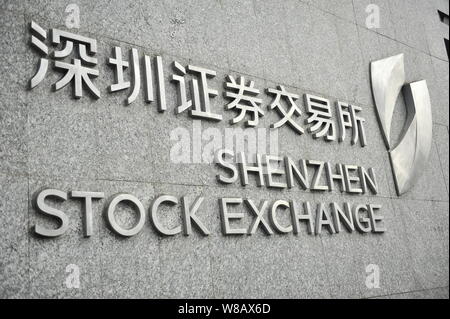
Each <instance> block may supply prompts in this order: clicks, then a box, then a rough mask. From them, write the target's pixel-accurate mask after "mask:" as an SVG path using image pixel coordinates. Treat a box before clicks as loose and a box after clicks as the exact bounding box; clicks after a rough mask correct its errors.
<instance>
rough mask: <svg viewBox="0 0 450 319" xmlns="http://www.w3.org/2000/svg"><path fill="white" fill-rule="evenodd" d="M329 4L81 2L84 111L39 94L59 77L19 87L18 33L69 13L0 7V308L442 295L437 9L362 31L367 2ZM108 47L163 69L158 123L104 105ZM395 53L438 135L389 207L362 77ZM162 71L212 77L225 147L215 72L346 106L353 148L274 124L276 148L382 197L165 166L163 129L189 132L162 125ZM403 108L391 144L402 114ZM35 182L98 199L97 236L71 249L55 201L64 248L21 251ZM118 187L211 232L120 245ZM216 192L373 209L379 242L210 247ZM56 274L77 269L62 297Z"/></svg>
mask: <svg viewBox="0 0 450 319" xmlns="http://www.w3.org/2000/svg"><path fill="white" fill-rule="evenodd" d="M335 2H336V1H334V2H333V3H334V5H330V2H329V1H295V0H289V1H256V0H255V1H235V2H234V1H227V0H221V1H200V2H199V1H188V2H183V3H180V2H179V1H132V2H123V1H111V2H108V5H107V6H106V5H105V3H106V2H104V1H97V2H92V1H78V2H77V4H78V5H79V6H80V9H81V23H80V29H79V30H78V31H76V33H79V34H83V35H86V36H90V37H93V38H95V39H97V41H98V44H99V52H98V53H97V58H98V59H99V63H98V69H99V71H100V76H99V77H98V78H97V79H96V80H95V85H96V86H97V87H98V88H99V89H100V92H101V98H100V99H98V100H95V99H93V98H92V97H90V96H89V94H88V93H87V92H83V93H84V94H85V96H83V98H81V99H79V100H74V99H72V98H71V93H72V92H71V88H70V87H66V88H64V89H62V90H60V91H57V92H54V91H53V90H52V87H51V86H52V84H53V83H54V82H56V81H57V80H58V79H59V77H60V76H61V74H59V73H57V72H54V71H53V70H52V69H50V70H49V72H48V74H47V77H46V78H45V80H44V81H43V82H42V83H41V84H40V85H39V86H38V87H36V88H35V89H33V90H28V89H27V85H28V80H29V79H30V78H31V76H32V75H33V74H34V72H35V70H36V67H37V65H36V64H37V61H38V55H37V53H36V52H35V51H34V50H33V49H32V48H31V46H30V45H29V37H30V35H29V32H28V27H27V24H28V23H29V22H30V21H31V20H34V21H36V22H38V23H39V24H40V25H41V26H42V27H44V28H45V29H50V28H59V29H63V30H66V27H65V24H64V20H65V16H66V14H65V13H64V9H65V6H66V3H63V2H60V1H29V2H19V1H7V0H4V1H1V3H0V7H1V9H2V13H1V25H0V28H1V30H2V33H3V34H4V36H3V37H2V39H1V42H0V43H1V56H2V66H1V70H2V74H3V76H2V79H1V85H0V90H1V91H0V92H1V102H0V105H1V114H0V121H1V126H0V131H1V135H0V138H1V144H0V169H1V175H0V176H1V178H0V181H1V182H0V185H1V190H2V194H6V195H4V196H3V197H2V203H1V206H0V211H1V216H2V217H1V219H0V220H1V224H2V227H3V229H4V232H2V239H3V240H2V242H3V244H2V245H1V246H0V247H1V251H0V253H1V258H2V262H1V269H0V274H1V279H2V280H1V283H2V284H1V289H0V292H1V296H2V297H33V298H43V297H59V298H67V297H77V298H79V297H88V298H97V297H164V298H168V297H197V298H202V297H217V298H221V297H233V298H235V297H255V298H257V297H269V298H280V297H285V298H297V297H304V298H320V297H344V298H349V297H355V298H372V297H380V296H382V297H389V298H390V297H400V296H401V297H407V298H414V297H418V296H422V297H445V296H447V298H448V194H449V193H448V189H449V188H448V58H447V56H446V53H445V48H444V49H443V36H444V35H443V34H441V33H442V32H441V31H442V30H441V29H442V23H441V22H440V21H439V17H438V15H437V9H436V8H440V10H443V11H445V10H447V12H448V7H447V9H445V7H444V8H443V6H442V1H436V2H434V1H432V2H426V4H425V2H422V1H400V2H397V1H375V4H377V5H379V6H380V9H381V14H382V16H381V28H380V29H368V28H367V27H366V26H365V17H366V13H365V8H366V6H367V4H368V2H367V1H359V0H353V1H343V2H341V1H339V3H340V5H335ZM442 8H443V9H442ZM385 10H389V11H388V12H386V14H384V13H383V12H385ZM403 11H404V12H406V14H405V15H404V16H402V12H403ZM408 30H409V31H410V30H413V32H409V31H408ZM72 31H73V30H72ZM114 46H120V47H121V48H122V50H123V55H124V57H127V58H128V56H129V50H130V49H131V48H137V49H138V52H139V54H140V56H142V55H143V54H147V55H149V56H151V57H152V58H153V57H155V56H157V55H160V56H162V59H163V63H164V73H165V83H166V93H167V94H166V96H167V105H168V108H169V109H168V111H167V112H165V113H162V114H161V113H158V112H157V105H156V103H149V104H148V103H145V101H144V94H143V91H142V88H141V92H140V94H139V96H138V97H137V99H136V101H135V102H133V103H132V104H130V105H129V106H125V103H124V101H125V99H126V97H127V95H128V94H129V90H125V91H121V92H115V93H109V92H108V86H109V85H111V84H112V83H113V81H114V73H113V69H112V67H111V66H109V65H107V63H106V61H107V58H108V57H110V56H111V50H112V47H114ZM400 52H403V53H404V54H405V63H406V75H407V79H408V81H413V80H420V79H422V78H424V79H426V80H427V83H428V86H429V90H430V97H431V101H432V107H433V109H432V112H433V123H434V125H433V132H434V133H433V134H434V138H433V145H432V153H431V156H430V161H429V162H430V163H429V166H428V167H427V168H426V170H425V171H424V174H423V176H422V178H421V179H420V181H419V183H418V184H417V185H416V186H415V187H414V189H413V190H412V191H411V192H410V193H409V194H405V196H403V197H400V198H399V197H397V195H396V193H395V187H394V183H393V176H392V171H391V168H390V164H389V157H388V153H387V151H386V148H385V146H384V143H383V141H382V137H381V131H380V130H379V127H378V123H377V120H376V110H375V107H374V103H373V99H372V96H371V91H370V78H369V76H370V73H369V70H370V69H369V63H370V61H372V60H377V59H381V58H384V57H387V56H391V55H394V54H398V53H400ZM174 60H176V61H178V62H180V63H181V64H182V65H187V64H193V65H198V66H202V67H205V68H208V69H211V70H215V71H216V72H217V76H216V77H215V78H213V79H210V80H209V82H208V83H209V84H210V85H211V87H212V88H215V89H217V90H218V91H219V96H217V97H216V98H214V99H213V101H212V108H213V111H214V112H216V113H218V114H221V115H222V116H223V119H224V120H223V121H222V122H219V123H214V122H205V121H202V122H201V126H202V128H203V130H207V129H210V130H211V129H214V128H217V129H219V131H220V133H222V134H223V133H224V132H225V130H226V129H228V128H230V127H231V125H230V124H229V121H230V120H231V119H232V118H233V117H234V116H235V115H236V113H234V112H232V111H226V110H225V109H224V105H225V104H226V103H228V102H229V100H227V99H226V98H224V97H223V96H222V92H223V91H224V89H223V83H224V80H225V77H226V75H228V74H231V75H233V76H235V77H237V76H239V75H244V76H245V77H246V79H247V80H253V81H255V86H256V87H257V88H258V89H260V90H261V92H263V90H264V88H268V87H275V86H276V85H278V84H282V85H284V86H285V87H286V88H287V89H288V90H289V91H290V92H293V93H296V94H298V95H300V96H302V95H303V94H305V93H312V94H317V95H320V96H324V97H326V98H328V99H330V101H332V103H334V102H336V101H345V102H352V103H356V104H358V105H360V106H361V107H362V109H363V111H362V116H363V117H364V118H365V119H366V123H365V128H366V134H367V140H368V145H367V146H366V147H364V148H362V147H361V146H360V145H359V144H357V145H354V146H351V145H350V141H349V137H347V139H346V140H345V141H344V142H343V143H338V142H325V141H324V140H323V139H318V140H314V139H313V138H312V136H311V134H309V133H305V134H303V135H301V136H299V135H297V134H296V133H295V132H293V131H292V129H290V128H289V127H288V126H283V127H282V128H280V129H279V130H278V131H279V132H278V138H279V142H280V143H279V151H280V154H281V155H288V156H290V157H292V158H295V159H297V158H305V159H318V160H324V161H330V162H332V163H337V162H342V163H346V164H353V163H354V164H358V165H362V166H366V167H374V168H375V169H376V173H377V180H378V183H379V186H380V191H379V193H378V194H376V195H373V194H371V195H367V196H366V195H357V196H350V195H343V194H340V192H339V191H333V192H331V193H329V192H325V193H314V192H310V191H306V192H305V191H302V190H300V189H299V188H294V189H292V190H283V191H275V190H268V189H267V188H258V187H256V186H255V185H254V179H251V181H252V185H249V186H247V187H242V186H240V185H239V184H238V183H235V184H233V185H229V186H224V185H220V184H218V183H217V181H216V178H215V175H216V174H217V172H218V169H217V167H216V166H214V165H212V164H176V163H172V162H171V160H170V151H171V149H172V146H173V143H174V141H173V140H171V139H170V135H171V133H173V130H174V129H175V128H181V129H186V130H188V131H189V132H192V130H193V128H194V126H195V125H196V124H194V122H193V121H192V119H191V118H190V117H189V115H188V114H187V113H186V112H184V113H181V114H178V115H175V114H174V110H173V109H174V107H175V106H176V105H177V103H178V102H177V97H176V86H175V85H174V84H173V83H169V77H170V74H171V73H172V72H173V69H172V67H171V62H172V61H174ZM126 78H129V75H128V73H127V74H126ZM261 97H262V98H263V103H262V105H261V107H262V109H263V111H264V112H265V117H263V118H262V119H261V121H260V127H269V125H270V124H272V123H274V122H275V121H278V120H279V115H278V114H277V113H275V112H274V111H270V110H269V108H268V105H269V104H270V102H271V97H269V96H268V95H266V94H262V95H261ZM399 100H400V101H399V103H398V104H399V105H398V106H399V107H398V110H397V111H396V114H395V118H394V120H395V124H394V125H393V135H395V136H398V135H399V134H400V132H401V130H402V128H403V124H402V123H403V122H402V120H403V117H404V116H405V114H406V113H405V110H404V109H402V107H403V108H404V104H402V101H401V99H399ZM298 105H299V106H300V108H301V109H302V111H303V114H302V115H301V116H300V117H299V118H297V119H296V120H297V121H298V123H300V124H301V125H302V126H303V127H304V128H305V129H306V128H307V127H308V125H306V124H305V123H304V120H305V119H306V116H307V115H306V112H305V108H304V103H303V99H302V98H300V99H299V100H298ZM333 115H334V116H335V115H336V114H335V112H334V110H333ZM235 127H241V128H243V126H240V125H236V126H235ZM244 132H249V131H244ZM347 132H348V133H349V131H347ZM191 138H193V137H192V136H191ZM194 138H195V137H194ZM203 142H204V143H205V142H206V141H203ZM43 186H47V187H55V188H59V189H62V190H64V191H69V190H73V189H77V188H78V189H83V190H90V191H104V192H105V195H106V198H105V199H102V200H99V201H98V202H95V205H94V228H95V234H94V235H93V236H92V237H91V238H84V237H83V236H82V224H81V203H80V201H74V200H69V201H67V202H64V203H54V205H57V206H58V207H62V208H63V209H64V210H65V211H66V212H67V213H68V215H69V216H70V222H71V224H70V228H69V230H68V232H67V234H65V235H64V236H62V237H61V238H58V239H51V240H44V239H42V238H37V237H35V236H34V235H33V234H32V233H31V227H32V226H33V225H34V224H36V223H50V224H48V225H52V224H51V221H48V220H46V219H45V218H44V217H43V216H42V215H40V214H38V213H37V212H36V211H35V209H34V207H33V206H32V201H31V198H32V196H33V195H34V194H35V192H36V191H37V190H38V189H39V188H41V187H43ZM119 191H120V192H129V193H132V194H134V195H135V196H137V197H138V198H139V199H140V200H141V201H142V202H143V204H144V207H145V208H146V212H147V214H148V213H149V211H148V207H149V206H150V204H151V202H152V200H153V199H154V197H155V196H157V195H160V194H172V195H175V196H177V197H181V196H183V195H186V196H188V198H189V199H190V200H192V199H194V198H195V196H198V195H201V196H204V197H205V202H204V204H203V205H202V207H201V210H200V211H199V215H200V216H201V218H202V220H204V221H205V224H206V225H207V226H208V227H209V228H211V229H210V230H211V234H210V235H209V236H208V237H203V236H200V235H199V234H197V233H195V234H193V235H192V236H189V237H184V236H182V235H179V236H175V237H171V238H162V237H160V236H158V235H157V234H156V233H155V230H154V228H153V227H152V225H151V224H150V221H149V219H148V218H147V221H146V224H145V226H144V229H143V231H142V232H141V233H140V234H139V235H138V236H136V237H133V238H130V239H122V238H120V237H118V236H116V235H115V234H114V233H113V232H112V231H111V230H110V229H109V228H108V227H107V224H106V222H105V219H104V206H105V204H106V202H107V199H108V198H109V197H110V196H112V195H113V194H115V193H117V192H119ZM225 196H229V197H231V196H235V197H242V198H251V199H252V200H254V201H255V202H256V203H259V201H260V200H263V199H267V200H269V201H271V202H273V201H274V200H276V199H287V200H290V199H295V200H297V201H302V200H309V201H311V202H312V203H315V202H319V201H323V202H325V203H329V202H331V201H336V202H338V203H343V202H344V201H349V202H352V203H360V202H361V203H379V204H382V205H383V210H382V212H383V214H384V216H385V223H386V228H387V232H386V233H385V234H381V235H375V234H369V235H365V236H363V235H360V234H357V233H353V234H349V233H346V232H342V233H340V234H337V235H333V236H330V235H328V234H327V233H323V234H322V235H320V236H310V235H307V234H305V230H304V229H303V233H302V234H300V235H299V236H295V235H292V234H289V235H285V236H283V235H278V234H276V235H272V236H267V235H265V234H264V233H262V232H261V230H258V232H257V234H255V235H253V236H241V237H233V236H232V237H226V236H223V235H222V234H221V233H220V219H219V208H218V202H217V199H218V198H219V197H225ZM179 209H180V206H179V205H177V206H176V207H175V208H173V209H167V210H163V211H162V212H161V214H163V215H164V218H165V219H164V221H165V222H167V223H168V225H172V226H173V225H177V224H178V223H179V222H180V220H179V218H180V217H179V214H178V211H179ZM242 209H243V208H237V211H242ZM244 213H245V216H246V217H245V219H244V220H243V221H242V225H247V226H248V224H249V223H250V221H251V215H249V213H248V212H247V211H246V210H245V211H244ZM118 216H120V217H118V218H120V220H121V222H122V223H124V224H125V225H131V224H132V222H133V218H131V217H132V215H131V214H130V212H129V209H124V208H122V209H121V210H120V211H119V212H118ZM265 217H266V218H267V213H266V215H265ZM284 217H286V216H284ZM446 256H447V257H446ZM371 263H373V264H377V265H379V266H380V271H381V280H380V288H379V289H368V288H367V287H366V285H365V280H366V276H367V273H366V267H367V265H368V264H371ZM69 264H76V265H78V266H79V267H80V269H81V277H80V279H81V288H80V289H68V288H67V287H66V285H65V280H66V278H67V275H68V273H67V272H66V267H67V265H69Z"/></svg>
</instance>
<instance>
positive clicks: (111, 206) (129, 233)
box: [106, 194, 145, 237]
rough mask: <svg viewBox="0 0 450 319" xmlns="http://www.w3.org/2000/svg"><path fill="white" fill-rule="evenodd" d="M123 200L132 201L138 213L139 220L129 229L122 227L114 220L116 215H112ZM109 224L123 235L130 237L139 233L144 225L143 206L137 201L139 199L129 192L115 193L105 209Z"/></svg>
mask: <svg viewBox="0 0 450 319" xmlns="http://www.w3.org/2000/svg"><path fill="white" fill-rule="evenodd" d="M123 201H128V202H132V203H133V204H134V206H135V208H137V211H138V213H139V221H138V223H137V224H136V225H135V226H134V227H133V228H130V229H124V228H122V227H121V226H120V225H119V224H118V223H117V221H116V217H115V216H114V211H115V210H116V206H117V205H118V204H119V203H120V202H123ZM106 217H107V220H108V223H109V226H110V227H111V228H112V230H113V231H114V232H115V233H117V234H119V235H121V236H124V237H131V236H134V235H136V234H137V233H139V232H140V231H141V230H142V227H144V223H145V210H144V206H143V205H142V203H141V202H140V201H139V199H137V198H136V197H134V196H133V195H130V194H117V195H115V197H114V198H113V199H112V200H111V201H110V202H109V204H108V210H107V214H106Z"/></svg>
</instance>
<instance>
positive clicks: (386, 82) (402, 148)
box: [370, 54, 433, 196]
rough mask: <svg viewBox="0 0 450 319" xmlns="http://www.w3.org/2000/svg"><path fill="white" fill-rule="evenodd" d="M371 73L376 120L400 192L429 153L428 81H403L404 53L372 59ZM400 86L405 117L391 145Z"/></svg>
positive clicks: (421, 168) (417, 174)
mask: <svg viewBox="0 0 450 319" xmlns="http://www.w3.org/2000/svg"><path fill="white" fill-rule="evenodd" d="M370 73H371V81H372V93H373V97H374V100H375V105H376V109H377V114H378V120H379V122H380V125H381V128H382V133H383V138H384V142H385V144H386V147H387V149H388V152H389V157H390V159H391V165H392V170H393V173H394V179H395V187H396V190H397V195H398V196H400V195H402V194H404V193H406V192H407V191H408V190H409V189H410V188H411V187H412V186H413V185H414V184H415V182H416V181H417V180H418V178H419V177H420V175H421V173H422V172H423V171H424V167H425V165H426V163H427V161H428V157H429V155H430V150H431V138H432V127H433V125H432V118H431V103H430V95H429V92H428V87H427V82H426V81H425V80H422V81H417V82H412V83H405V67H404V60H403V54H399V55H396V56H392V57H389V58H386V59H382V60H378V61H374V62H372V63H371V64H370ZM402 89H403V97H404V99H405V105H406V111H407V118H406V123H405V126H404V127H403V131H402V133H401V136H400V142H399V143H398V144H397V145H396V146H395V147H394V146H393V145H391V138H390V130H391V123H392V116H393V114H394V108H395V102H396V101H397V98H398V96H399V94H400V91H401V90H402Z"/></svg>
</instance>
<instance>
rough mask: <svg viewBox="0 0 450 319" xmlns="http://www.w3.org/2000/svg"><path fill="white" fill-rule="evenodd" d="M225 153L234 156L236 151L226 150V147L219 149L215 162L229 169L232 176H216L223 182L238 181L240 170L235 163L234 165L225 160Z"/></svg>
mask: <svg viewBox="0 0 450 319" xmlns="http://www.w3.org/2000/svg"><path fill="white" fill-rule="evenodd" d="M224 155H228V156H234V153H233V152H232V151H229V150H225V149H222V150H219V151H217V152H216V155H215V161H214V162H215V163H216V165H218V166H220V167H222V168H224V169H228V170H229V171H230V173H231V174H230V177H226V176H223V175H220V174H217V175H216V178H217V180H218V181H219V182H221V183H223V184H232V183H234V182H236V181H237V179H238V171H237V169H236V166H235V165H233V164H232V163H227V162H225V156H224Z"/></svg>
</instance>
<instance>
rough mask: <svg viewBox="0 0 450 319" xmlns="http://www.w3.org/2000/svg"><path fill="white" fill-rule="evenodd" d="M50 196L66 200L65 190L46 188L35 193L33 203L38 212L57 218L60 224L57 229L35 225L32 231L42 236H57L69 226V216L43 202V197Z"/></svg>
mask: <svg viewBox="0 0 450 319" xmlns="http://www.w3.org/2000/svg"><path fill="white" fill-rule="evenodd" d="M50 196H53V197H57V198H59V199H62V200H64V201H65V200H67V193H66V192H63V191H60V190H57V189H49V188H47V189H44V190H42V191H40V192H39V193H38V194H37V196H36V197H35V200H34V203H33V204H34V206H35V208H36V210H37V211H38V212H40V213H43V214H46V215H50V216H54V217H56V218H58V219H59V220H60V223H61V226H59V227H58V228H57V229H48V228H45V227H42V226H40V225H35V226H34V232H35V233H36V234H38V235H41V236H44V237H57V236H61V235H62V234H64V233H65V232H66V230H67V229H68V228H69V218H68V217H67V215H66V214H64V213H63V212H62V211H60V210H58V209H56V208H53V207H50V206H48V205H47V204H46V203H45V199H46V198H47V197H50Z"/></svg>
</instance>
